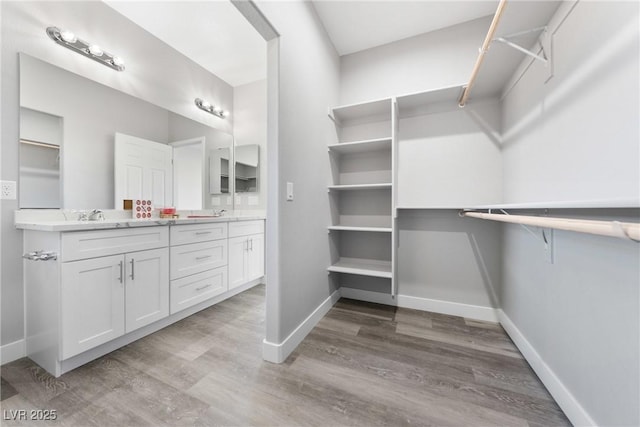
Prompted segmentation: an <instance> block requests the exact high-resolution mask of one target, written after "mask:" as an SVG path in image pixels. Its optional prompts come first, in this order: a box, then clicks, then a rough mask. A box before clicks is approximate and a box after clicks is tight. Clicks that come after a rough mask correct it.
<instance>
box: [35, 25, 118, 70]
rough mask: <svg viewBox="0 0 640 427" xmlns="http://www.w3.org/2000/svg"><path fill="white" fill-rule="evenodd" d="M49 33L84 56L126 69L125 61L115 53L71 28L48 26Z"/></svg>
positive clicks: (116, 68)
mask: <svg viewBox="0 0 640 427" xmlns="http://www.w3.org/2000/svg"><path fill="white" fill-rule="evenodd" d="M47 35H48V36H49V37H50V38H51V40H53V41H54V42H56V43H58V44H59V45H61V46H64V47H66V48H67V49H71V50H72V51H74V52H77V53H79V54H80V55H82V56H86V57H87V58H91V59H93V60H94V61H97V62H99V63H101V64H102V65H106V66H107V67H109V68H113V69H114V70H116V71H124V61H123V60H122V58H119V57H117V56H115V55H112V54H110V53H109V52H105V51H104V50H102V49H101V48H100V46H98V45H97V44H92V43H89V42H86V41H84V40H80V39H79V38H78V37H76V35H75V34H73V33H72V32H71V31H69V30H61V29H59V28H58V27H48V28H47Z"/></svg>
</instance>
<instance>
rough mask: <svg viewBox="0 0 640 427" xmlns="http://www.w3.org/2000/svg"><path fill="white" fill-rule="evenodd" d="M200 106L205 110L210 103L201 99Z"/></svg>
mask: <svg viewBox="0 0 640 427" xmlns="http://www.w3.org/2000/svg"><path fill="white" fill-rule="evenodd" d="M202 108H204V109H205V110H208V109H210V108H211V104H209V102H208V101H205V100H202Z"/></svg>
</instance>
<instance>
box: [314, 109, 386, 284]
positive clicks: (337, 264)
mask: <svg viewBox="0 0 640 427" xmlns="http://www.w3.org/2000/svg"><path fill="white" fill-rule="evenodd" d="M394 113H395V110H394V103H393V99H391V98H387V99H381V100H375V101H371V102H365V103H360V104H352V105H345V106H340V107H335V108H332V109H330V111H329V118H330V119H331V120H332V121H333V122H334V124H335V129H336V140H337V142H335V143H331V144H329V146H328V151H329V159H330V162H331V170H332V181H333V182H332V183H331V184H330V185H329V186H328V190H329V197H330V201H331V206H332V224H331V225H329V226H328V230H329V233H330V234H331V239H333V241H334V244H333V246H334V247H335V248H337V250H336V253H335V254H334V255H333V260H332V264H331V265H330V266H329V267H328V268H327V270H328V271H329V272H333V273H341V274H346V275H350V276H360V277H365V278H370V279H371V278H377V279H378V280H385V281H388V289H389V292H390V293H391V294H392V295H393V294H394V293H395V292H394V274H393V271H394V269H393V255H394V253H395V250H394V249H393V246H394V245H393V244H392V242H393V241H394V238H395V226H394V224H395V219H394V215H393V214H394V208H395V204H394V189H393V187H394V180H395V172H394V169H395V167H394V161H395V147H394V138H395V129H394V125H395V114H394ZM373 280H375V279H373Z"/></svg>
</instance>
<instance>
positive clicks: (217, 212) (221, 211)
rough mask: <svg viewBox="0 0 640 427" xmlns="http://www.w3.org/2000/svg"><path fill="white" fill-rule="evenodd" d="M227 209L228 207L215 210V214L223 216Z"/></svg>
mask: <svg viewBox="0 0 640 427" xmlns="http://www.w3.org/2000/svg"><path fill="white" fill-rule="evenodd" d="M226 211H227V210H226V209H220V210H215V209H214V210H213V216H222V215H223V214H224V213H225V212H226Z"/></svg>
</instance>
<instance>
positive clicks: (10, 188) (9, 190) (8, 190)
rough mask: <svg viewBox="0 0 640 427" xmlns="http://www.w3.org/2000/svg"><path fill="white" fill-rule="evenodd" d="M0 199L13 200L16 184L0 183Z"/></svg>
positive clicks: (11, 182)
mask: <svg viewBox="0 0 640 427" xmlns="http://www.w3.org/2000/svg"><path fill="white" fill-rule="evenodd" d="M0 199H2V200H15V199H16V182H15V181H0Z"/></svg>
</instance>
